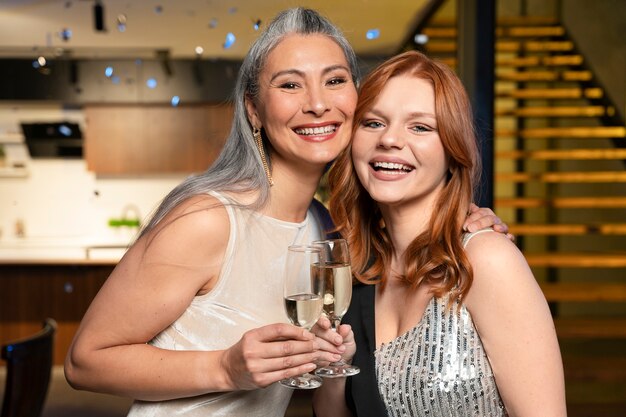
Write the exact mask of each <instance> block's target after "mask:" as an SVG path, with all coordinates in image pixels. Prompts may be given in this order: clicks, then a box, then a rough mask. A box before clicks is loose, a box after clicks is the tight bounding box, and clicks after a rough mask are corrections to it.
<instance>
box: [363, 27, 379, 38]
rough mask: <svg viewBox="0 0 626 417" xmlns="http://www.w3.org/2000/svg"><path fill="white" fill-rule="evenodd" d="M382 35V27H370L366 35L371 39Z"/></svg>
mask: <svg viewBox="0 0 626 417" xmlns="http://www.w3.org/2000/svg"><path fill="white" fill-rule="evenodd" d="M379 36H380V29H370V30H368V31H367V33H366V34H365V37H366V38H367V39H369V40H372V39H377V38H378V37H379Z"/></svg>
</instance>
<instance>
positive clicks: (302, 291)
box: [280, 245, 324, 389]
mask: <svg viewBox="0 0 626 417" xmlns="http://www.w3.org/2000/svg"><path fill="white" fill-rule="evenodd" d="M323 265H324V260H323V259H322V256H321V249H320V248H319V247H317V246H306V245H294V246H289V248H288V251H287V263H286V266H285V281H284V298H285V311H286V313H287V317H288V318H289V321H290V322H291V323H292V324H293V325H295V326H298V327H303V328H305V329H307V330H308V329H310V328H311V327H312V326H313V325H314V324H315V323H316V322H317V320H318V319H319V318H320V316H321V314H322V307H323V298H324V279H323V276H321V275H320V274H319V273H318V269H319V268H320V266H323ZM280 383H281V384H282V385H284V386H286V387H289V388H302V389H311V388H317V387H319V386H320V385H322V380H321V379H320V378H319V377H317V376H315V375H312V374H309V373H305V374H303V375H299V376H295V377H291V378H285V379H282V380H280Z"/></svg>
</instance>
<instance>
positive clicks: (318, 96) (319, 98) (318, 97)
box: [302, 87, 330, 117]
mask: <svg viewBox="0 0 626 417" xmlns="http://www.w3.org/2000/svg"><path fill="white" fill-rule="evenodd" d="M302 110H303V111H304V112H305V113H313V114H315V116H318V117H319V116H322V115H323V114H324V113H326V112H327V111H329V110H330V100H329V97H328V94H327V92H326V91H324V89H323V88H322V87H314V88H310V89H309V90H308V91H307V94H306V99H305V101H304V105H303V106H302Z"/></svg>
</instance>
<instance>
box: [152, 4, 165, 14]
mask: <svg viewBox="0 0 626 417" xmlns="http://www.w3.org/2000/svg"><path fill="white" fill-rule="evenodd" d="M154 13H156V14H161V13H163V6H154Z"/></svg>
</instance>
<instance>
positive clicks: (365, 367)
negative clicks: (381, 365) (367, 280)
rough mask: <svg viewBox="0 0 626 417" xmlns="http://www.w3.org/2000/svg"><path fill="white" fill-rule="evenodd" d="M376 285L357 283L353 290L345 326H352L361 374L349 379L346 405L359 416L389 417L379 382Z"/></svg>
mask: <svg viewBox="0 0 626 417" xmlns="http://www.w3.org/2000/svg"><path fill="white" fill-rule="evenodd" d="M375 295H376V286H375V285H365V284H356V285H354V287H353V288H352V301H351V302H350V308H349V309H348V312H347V313H346V315H345V316H344V317H343V320H342V323H346V324H349V325H351V326H352V331H353V332H354V339H355V342H356V354H355V355H354V358H353V360H352V363H353V364H354V365H356V366H358V367H359V368H361V372H360V373H359V374H357V375H355V376H351V377H348V378H347V380H346V404H347V405H348V408H349V409H350V410H351V411H352V413H353V414H354V415H355V416H356V417H385V416H387V411H386V409H385V405H384V403H383V401H382V399H381V398H380V393H379V391H378V381H377V380H376V364H375V360H374V350H375V349H376V334H375V321H374V297H375Z"/></svg>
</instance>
